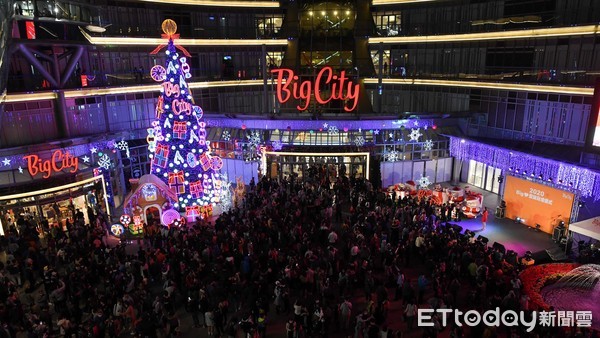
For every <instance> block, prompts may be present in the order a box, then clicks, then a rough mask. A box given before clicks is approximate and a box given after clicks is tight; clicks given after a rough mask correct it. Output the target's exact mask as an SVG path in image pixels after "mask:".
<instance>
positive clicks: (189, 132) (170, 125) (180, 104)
mask: <svg viewBox="0 0 600 338" xmlns="http://www.w3.org/2000/svg"><path fill="white" fill-rule="evenodd" d="M162 29H163V32H164V34H163V35H162V36H163V38H166V39H168V44H167V45H166V51H165V52H164V53H165V55H166V62H165V67H163V66H160V65H157V66H154V67H153V68H152V70H151V74H150V75H151V77H152V78H153V79H154V80H155V81H158V82H162V88H161V95H160V97H159V98H158V102H157V105H156V120H155V121H154V122H153V123H152V126H153V128H150V129H148V134H149V135H148V149H149V150H150V157H151V159H152V161H151V172H152V174H154V175H156V176H158V177H160V178H161V179H162V180H163V181H164V182H165V183H166V184H167V185H168V186H169V188H170V189H172V190H173V191H174V192H175V193H176V194H177V197H178V202H177V203H176V204H175V205H174V206H175V207H176V208H178V209H183V208H186V211H187V210H189V211H190V212H191V213H193V212H194V210H198V208H197V207H198V206H209V205H210V206H212V205H213V204H215V203H218V202H219V195H220V191H221V180H220V177H219V174H218V171H219V170H220V169H221V167H222V166H223V160H222V159H221V158H220V157H218V156H214V155H212V154H211V151H210V142H209V141H207V140H206V123H205V122H204V120H203V112H202V108H200V107H199V106H196V105H195V104H194V101H193V98H192V93H191V92H190V89H189V87H188V85H187V82H186V79H189V78H190V77H191V74H190V66H189V65H188V60H187V57H189V56H190V55H189V53H188V52H187V51H186V50H185V49H184V48H183V47H181V46H177V45H175V43H174V40H176V39H177V38H178V37H179V34H175V32H176V31H177V25H176V24H175V22H174V21H173V20H170V19H168V20H165V21H164V22H163V24H162ZM163 47H164V45H162V46H158V47H157V48H156V49H155V50H154V51H153V53H154V54H155V53H157V52H158V51H159V50H161V49H162V48H163ZM178 50H179V51H178ZM179 52H181V53H182V54H183V56H180V55H179ZM186 216H194V215H193V214H191V215H186Z"/></svg>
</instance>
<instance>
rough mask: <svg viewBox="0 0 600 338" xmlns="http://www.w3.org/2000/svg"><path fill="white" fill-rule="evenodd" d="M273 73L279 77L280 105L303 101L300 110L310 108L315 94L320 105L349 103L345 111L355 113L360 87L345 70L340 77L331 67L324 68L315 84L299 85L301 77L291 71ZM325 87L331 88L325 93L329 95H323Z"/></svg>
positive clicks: (306, 82) (279, 70)
mask: <svg viewBox="0 0 600 338" xmlns="http://www.w3.org/2000/svg"><path fill="white" fill-rule="evenodd" d="M271 73H273V74H274V75H275V76H277V100H279V102H280V103H285V102H287V101H288V100H289V99H290V98H294V99H297V100H302V101H303V103H302V104H301V105H298V106H296V108H298V110H306V109H307V108H308V105H309V104H310V98H311V96H312V95H313V94H314V96H315V99H316V100H317V102H318V103H319V104H326V103H328V102H329V101H331V100H344V101H348V102H347V103H346V104H345V105H344V110H345V111H347V112H350V111H353V110H354V109H356V106H357V105H358V92H359V87H360V86H359V85H358V84H355V83H353V82H352V81H351V80H350V79H349V78H347V77H346V71H344V70H342V71H341V72H340V75H334V73H333V69H332V68H331V67H324V68H323V69H321V71H320V72H319V74H317V78H316V79H315V82H314V84H313V83H312V82H311V81H302V82H301V83H298V79H299V77H298V75H294V71H293V70H291V69H285V68H280V69H273V70H271ZM284 80H285V83H284ZM323 85H327V86H329V90H324V91H323V92H327V91H330V94H329V95H323V94H324V93H322V92H321V86H323ZM321 95H323V96H321Z"/></svg>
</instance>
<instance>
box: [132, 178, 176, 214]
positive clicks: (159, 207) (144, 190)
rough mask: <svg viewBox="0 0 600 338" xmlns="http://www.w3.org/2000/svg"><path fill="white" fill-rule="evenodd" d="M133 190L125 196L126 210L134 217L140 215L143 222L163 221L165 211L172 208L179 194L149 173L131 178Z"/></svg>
mask: <svg viewBox="0 0 600 338" xmlns="http://www.w3.org/2000/svg"><path fill="white" fill-rule="evenodd" d="M129 182H130V183H131V192H130V193H129V194H128V195H127V196H126V197H125V203H124V210H125V213H126V214H129V215H132V217H133V219H136V217H140V218H141V220H143V222H145V223H146V224H150V223H151V222H154V221H156V222H158V223H159V224H160V223H161V219H162V214H163V211H165V210H167V209H169V208H170V206H171V205H173V203H175V201H177V195H176V194H175V192H174V191H173V190H172V189H169V186H168V185H167V184H166V183H165V182H163V181H162V180H161V179H160V178H158V177H156V176H155V175H152V174H148V175H144V176H142V177H140V178H139V179H131V180H129Z"/></svg>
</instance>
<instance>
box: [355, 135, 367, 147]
mask: <svg viewBox="0 0 600 338" xmlns="http://www.w3.org/2000/svg"><path fill="white" fill-rule="evenodd" d="M354 144H356V146H357V147H362V146H364V145H365V138H364V137H363V136H362V135H359V136H356V137H355V138H354Z"/></svg>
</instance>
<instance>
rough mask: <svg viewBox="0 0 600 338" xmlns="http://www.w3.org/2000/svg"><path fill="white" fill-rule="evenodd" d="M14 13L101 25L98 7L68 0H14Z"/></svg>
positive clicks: (18, 15)
mask: <svg viewBox="0 0 600 338" xmlns="http://www.w3.org/2000/svg"><path fill="white" fill-rule="evenodd" d="M14 14H15V16H17V17H23V18H28V17H29V18H38V19H42V18H45V19H56V20H67V21H73V22H83V23H88V24H90V25H99V26H101V25H102V24H103V23H102V20H101V15H102V10H101V9H100V8H99V7H96V6H92V5H85V4H81V3H78V2H69V1H52V2H50V1H44V0H33V1H32V0H29V1H15V2H14Z"/></svg>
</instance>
